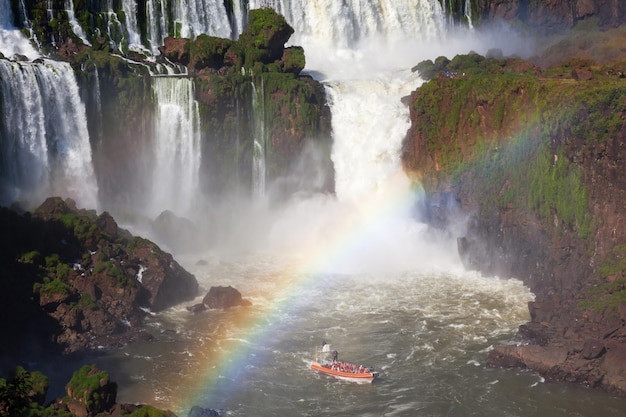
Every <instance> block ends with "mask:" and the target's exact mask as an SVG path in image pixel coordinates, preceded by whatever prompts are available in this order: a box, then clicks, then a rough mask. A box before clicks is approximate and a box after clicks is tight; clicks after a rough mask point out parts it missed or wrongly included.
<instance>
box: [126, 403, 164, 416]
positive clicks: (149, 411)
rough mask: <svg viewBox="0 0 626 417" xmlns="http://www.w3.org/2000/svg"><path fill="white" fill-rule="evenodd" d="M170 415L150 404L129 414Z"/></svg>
mask: <svg viewBox="0 0 626 417" xmlns="http://www.w3.org/2000/svg"><path fill="white" fill-rule="evenodd" d="M169 415H170V414H168V413H166V412H164V411H162V410H159V409H157V408H154V407H152V406H150V405H144V406H143V407H141V408H139V409H138V410H136V411H134V412H132V413H131V414H128V417H168V416H169Z"/></svg>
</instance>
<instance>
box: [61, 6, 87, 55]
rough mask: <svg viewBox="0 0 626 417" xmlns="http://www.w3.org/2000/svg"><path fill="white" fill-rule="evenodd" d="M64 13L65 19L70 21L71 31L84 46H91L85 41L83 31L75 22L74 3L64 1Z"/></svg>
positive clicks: (85, 37)
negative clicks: (65, 14)
mask: <svg viewBox="0 0 626 417" xmlns="http://www.w3.org/2000/svg"><path fill="white" fill-rule="evenodd" d="M65 11H66V13H67V17H68V19H69V21H70V25H71V26H72V31H73V32H74V33H75V34H76V36H78V37H79V38H80V40H82V41H83V43H84V44H85V45H89V46H91V43H89V41H88V40H87V36H86V35H85V31H84V30H83V28H82V27H81V26H80V24H79V23H78V21H77V20H76V16H75V14H74V1H73V0H66V1H65Z"/></svg>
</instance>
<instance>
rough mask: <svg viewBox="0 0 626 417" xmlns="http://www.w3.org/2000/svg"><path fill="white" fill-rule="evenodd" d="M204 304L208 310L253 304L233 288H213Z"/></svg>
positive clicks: (204, 299)
mask: <svg viewBox="0 0 626 417" xmlns="http://www.w3.org/2000/svg"><path fill="white" fill-rule="evenodd" d="M202 303H203V304H204V305H206V306H207V307H208V308H221V309H224V310H226V309H229V308H231V307H235V306H249V305H251V304H252V303H251V302H250V301H248V300H244V299H243V298H242V297H241V293H240V292H239V291H238V290H236V289H235V288H233V287H231V286H230V285H229V286H228V287H222V286H219V287H211V289H210V290H209V292H208V293H207V295H206V296H205V297H204V298H203V299H202Z"/></svg>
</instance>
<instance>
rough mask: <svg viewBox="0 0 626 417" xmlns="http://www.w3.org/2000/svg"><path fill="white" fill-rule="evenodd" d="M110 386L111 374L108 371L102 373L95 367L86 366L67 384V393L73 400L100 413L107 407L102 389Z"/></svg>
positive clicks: (75, 373)
mask: <svg viewBox="0 0 626 417" xmlns="http://www.w3.org/2000/svg"><path fill="white" fill-rule="evenodd" d="M109 384H110V380H109V374H108V373H107V372H106V371H100V370H98V369H96V368H95V366H93V365H91V366H89V365H85V366H83V367H82V368H80V369H79V370H78V371H76V372H74V374H73V375H72V379H71V380H70V382H69V383H68V384H67V392H68V395H69V396H70V397H71V398H72V399H74V400H77V401H79V402H80V403H82V404H84V405H85V406H86V407H87V409H88V410H90V411H92V412H93V411H95V412H99V411H101V410H103V409H105V407H104V406H105V405H106V399H105V398H103V396H102V392H101V389H102V388H104V387H106V386H108V385H109Z"/></svg>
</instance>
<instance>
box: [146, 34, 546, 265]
mask: <svg viewBox="0 0 626 417" xmlns="http://www.w3.org/2000/svg"><path fill="white" fill-rule="evenodd" d="M291 44H297V45H301V46H303V47H304V49H305V53H306V57H307V66H306V68H305V73H307V74H309V75H311V76H313V77H314V78H315V79H317V80H318V81H320V82H322V83H323V84H324V86H325V88H326V93H327V99H328V101H329V105H330V108H331V112H332V135H333V137H332V144H333V145H332V152H331V158H332V164H333V166H332V171H333V172H327V171H328V169H327V168H325V167H323V166H322V164H321V163H320V159H321V158H320V156H319V155H320V153H319V152H318V151H317V150H316V149H315V148H314V146H313V145H310V146H309V147H308V148H307V149H306V150H305V151H304V152H303V153H302V155H301V156H300V158H299V160H298V161H296V162H295V163H294V164H293V165H292V170H291V172H290V175H289V176H287V177H285V178H280V179H277V180H276V181H274V182H272V183H269V184H267V185H266V192H265V193H264V194H263V195H262V196H260V197H259V196H242V195H241V194H239V193H236V192H233V193H232V194H231V195H229V196H222V197H221V198H220V199H219V201H215V200H212V198H211V196H202V198H204V199H205V200H204V201H203V203H202V204H200V206H199V207H202V209H201V210H198V211H197V212H194V211H188V212H186V213H181V215H182V217H185V218H189V219H191V221H192V222H193V223H194V225H195V226H194V228H192V229H191V230H192V231H193V234H194V235H195V236H193V237H191V236H190V237H189V240H190V241H192V242H195V243H194V245H191V246H193V247H192V248H190V247H189V246H190V245H187V247H185V248H183V250H182V251H183V252H189V251H191V252H194V251H195V252H197V253H198V256H202V253H205V254H206V253H212V254H214V255H215V254H217V256H218V257H219V256H235V254H245V253H266V254H268V255H270V254H271V255H272V256H279V257H282V258H284V259H285V260H287V259H289V260H291V261H296V262H299V261H301V262H303V263H311V262H315V265H316V266H315V267H316V269H317V270H324V271H326V272H329V273H363V272H371V273H378V272H384V271H400V272H401V271H405V270H423V271H430V270H450V269H462V265H461V262H460V259H459V256H458V253H457V246H456V245H457V244H456V239H457V237H460V236H463V234H464V233H465V217H459V218H458V219H452V221H451V222H450V224H451V226H450V227H449V229H448V230H435V229H433V228H431V227H429V226H428V225H426V224H425V223H424V219H423V218H421V217H420V213H422V211H421V210H419V209H417V208H418V207H419V206H421V205H423V204H424V201H423V197H424V196H423V192H421V190H420V187H419V185H418V186H417V187H416V186H415V185H414V184H411V183H410V181H409V179H408V178H407V177H406V175H405V174H404V172H403V171H402V164H401V161H400V150H401V147H402V141H403V139H404V137H405V135H406V132H407V130H408V128H409V127H410V122H409V116H408V108H407V107H406V106H405V105H404V104H402V102H401V99H402V97H404V96H407V95H409V94H410V93H411V92H412V91H413V90H415V89H416V88H418V87H419V86H420V85H421V84H422V83H423V80H421V79H420V78H419V75H418V74H417V73H414V72H412V71H411V68H412V67H413V66H415V65H416V64H417V63H418V62H420V61H421V60H424V59H435V58H436V57H438V56H440V55H445V56H447V57H449V58H452V57H453V56H454V55H456V54H465V53H469V52H471V51H473V52H477V53H481V54H487V53H488V51H490V50H493V49H499V50H501V51H502V54H503V55H504V56H522V57H526V56H530V55H533V54H534V53H535V49H536V48H535V45H534V43H533V41H532V40H531V39H527V38H525V37H524V36H523V35H521V34H519V33H517V32H515V31H514V30H513V29H511V28H510V27H507V26H506V25H504V24H502V25H492V26H491V27H489V28H486V29H481V30H475V29H468V28H457V29H456V30H451V31H447V32H445V33H444V32H435V33H426V34H424V36H423V39H416V37H415V36H413V37H408V36H404V37H399V36H391V37H390V36H387V35H385V36H375V35H374V36H370V37H368V38H367V39H366V38H363V39H361V40H359V41H357V42H354V43H352V44H351V45H345V44H344V45H343V46H337V45H334V44H330V43H329V42H328V40H327V39H319V38H315V37H312V36H297V35H296V36H295V38H294V39H292V41H291ZM328 175H334V179H335V193H334V194H328V193H316V192H313V191H311V190H310V189H306V188H303V187H302V184H305V183H310V182H311V181H313V182H319V183H323V181H325V179H326V178H327V176H328ZM313 188H314V187H313ZM198 197H200V196H196V198H198ZM176 234H179V230H176V229H174V230H173V231H172V233H171V235H170V236H168V235H163V234H161V235H160V236H158V237H157V238H156V240H157V241H158V243H161V244H163V245H164V246H165V247H166V248H167V247H168V246H170V247H171V248H172V250H173V252H176V251H177V250H180V249H181V248H180V247H179V248H177V247H176V245H170V244H169V242H168V241H169V240H170V239H171V238H172V236H174V235H176ZM313 259H315V261H313Z"/></svg>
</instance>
